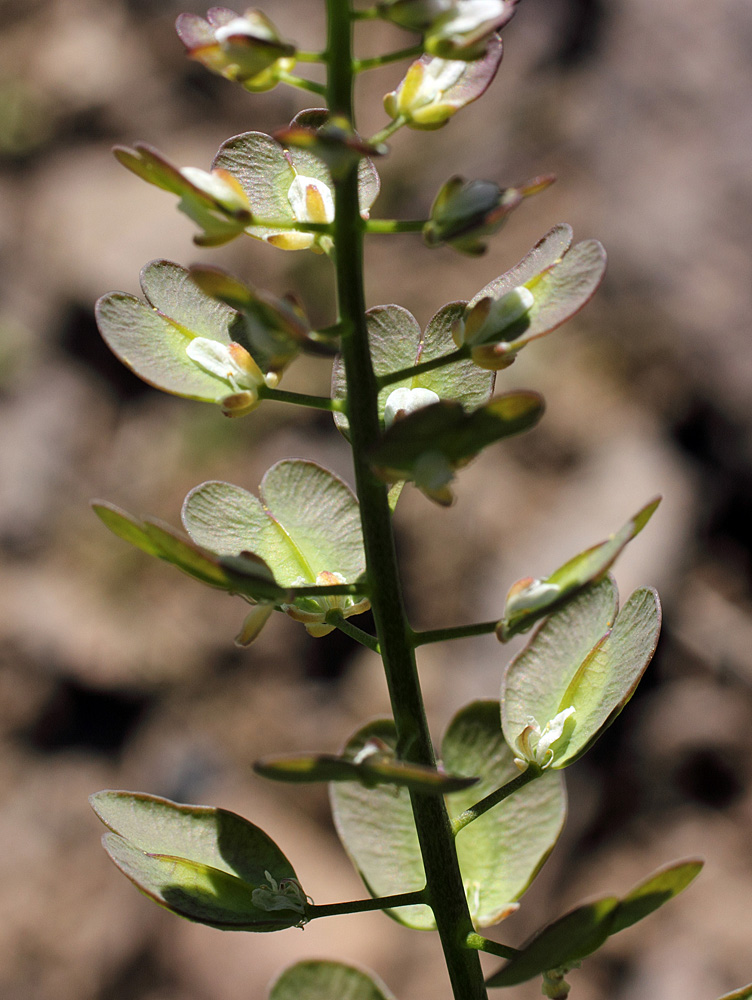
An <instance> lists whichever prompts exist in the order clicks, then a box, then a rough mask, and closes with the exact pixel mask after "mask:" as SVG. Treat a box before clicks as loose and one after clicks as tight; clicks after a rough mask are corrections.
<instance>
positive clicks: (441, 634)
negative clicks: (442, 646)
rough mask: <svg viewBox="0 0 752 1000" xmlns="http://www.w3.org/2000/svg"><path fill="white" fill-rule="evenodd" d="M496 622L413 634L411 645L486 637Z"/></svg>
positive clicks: (456, 626)
mask: <svg viewBox="0 0 752 1000" xmlns="http://www.w3.org/2000/svg"><path fill="white" fill-rule="evenodd" d="M497 625H498V621H492V622H477V623H476V624H475V625H455V626H454V627H452V628H434V629H428V630H427V631H425V632H413V645H414V646H426V645H428V643H429V642H447V641H448V640H450V639H467V638H469V637H470V636H473V635H488V633H489V632H493V631H495V629H496V626H497Z"/></svg>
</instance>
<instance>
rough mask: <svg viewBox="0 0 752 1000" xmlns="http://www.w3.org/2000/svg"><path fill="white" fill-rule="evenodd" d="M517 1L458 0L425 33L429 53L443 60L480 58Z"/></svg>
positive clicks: (508, 17) (505, 21)
mask: <svg viewBox="0 0 752 1000" xmlns="http://www.w3.org/2000/svg"><path fill="white" fill-rule="evenodd" d="M517 2H518V0H455V3H454V4H452V8H451V10H450V11H448V12H447V13H446V14H444V15H443V17H440V18H439V19H438V20H437V21H436V22H435V23H434V24H433V25H432V26H431V27H430V28H429V30H428V32H427V34H426V40H425V45H426V51H428V52H430V53H431V54H432V55H435V56H440V57H441V58H442V59H464V60H469V61H472V60H474V59H480V58H481V57H482V56H483V54H484V53H485V51H486V49H487V46H488V44H489V42H490V41H491V40H492V38H493V37H494V35H495V34H496V32H498V31H500V30H501V28H502V27H503V26H504V25H505V24H506V23H507V21H509V20H510V18H511V17H512V15H513V14H514V10H515V7H516V6H517Z"/></svg>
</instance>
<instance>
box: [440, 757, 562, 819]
mask: <svg viewBox="0 0 752 1000" xmlns="http://www.w3.org/2000/svg"><path fill="white" fill-rule="evenodd" d="M541 774H543V772H542V771H541V769H540V768H539V767H537V766H536V765H535V764H528V766H527V769H526V770H524V771H523V772H522V773H521V774H519V775H517V777H516V778H512V780H511V781H509V782H507V784H506V785H502V786H501V788H497V789H496V791H494V792H491V793H490V794H489V795H487V796H486V797H485V798H484V799H481V800H480V802H476V803H475V805H474V806H470V808H469V809H466V810H465V811H464V812H463V813H460V814H459V816H457V818H456V819H455V820H454V822H453V823H452V829H453V830H454V833H455V836H456V835H457V834H458V833H459V832H460V830H463V829H464V828H465V827H466V826H467V825H468V823H472V822H473V820H476V819H478V818H479V817H480V816H482V815H483V814H484V813H487V812H488V810H489V809H493V807H494V806H497V805H498V804H499V803H500V802H503V801H504V799H508V798H509V796H510V795H514V793H515V792H517V791H519V790H520V788H524V787H525V785H528V784H530V782H531V781H533V780H535V778H538V777H540V775H541Z"/></svg>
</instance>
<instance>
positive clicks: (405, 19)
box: [376, 0, 454, 31]
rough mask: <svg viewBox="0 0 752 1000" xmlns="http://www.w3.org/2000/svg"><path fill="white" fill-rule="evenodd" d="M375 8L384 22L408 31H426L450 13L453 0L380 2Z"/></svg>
mask: <svg viewBox="0 0 752 1000" xmlns="http://www.w3.org/2000/svg"><path fill="white" fill-rule="evenodd" d="M376 6H377V8H378V11H379V17H382V18H383V19H384V20H385V21H391V22H392V24H398V25H399V26H400V28H407V29H408V31H426V29H428V28H430V27H431V26H432V25H433V24H435V23H436V22H437V21H438V20H439V18H441V17H442V16H443V15H445V14H448V13H449V12H450V11H451V9H452V7H453V6H454V0H381V2H380V3H377V5H376Z"/></svg>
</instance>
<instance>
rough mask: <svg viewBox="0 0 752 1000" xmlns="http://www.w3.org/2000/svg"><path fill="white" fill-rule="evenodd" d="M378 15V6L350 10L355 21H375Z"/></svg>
mask: <svg viewBox="0 0 752 1000" xmlns="http://www.w3.org/2000/svg"><path fill="white" fill-rule="evenodd" d="M378 16H379V8H378V7H366V8H365V9H364V10H353V11H350V17H351V18H352V20H353V21H375V20H376V18H377V17H378Z"/></svg>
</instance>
